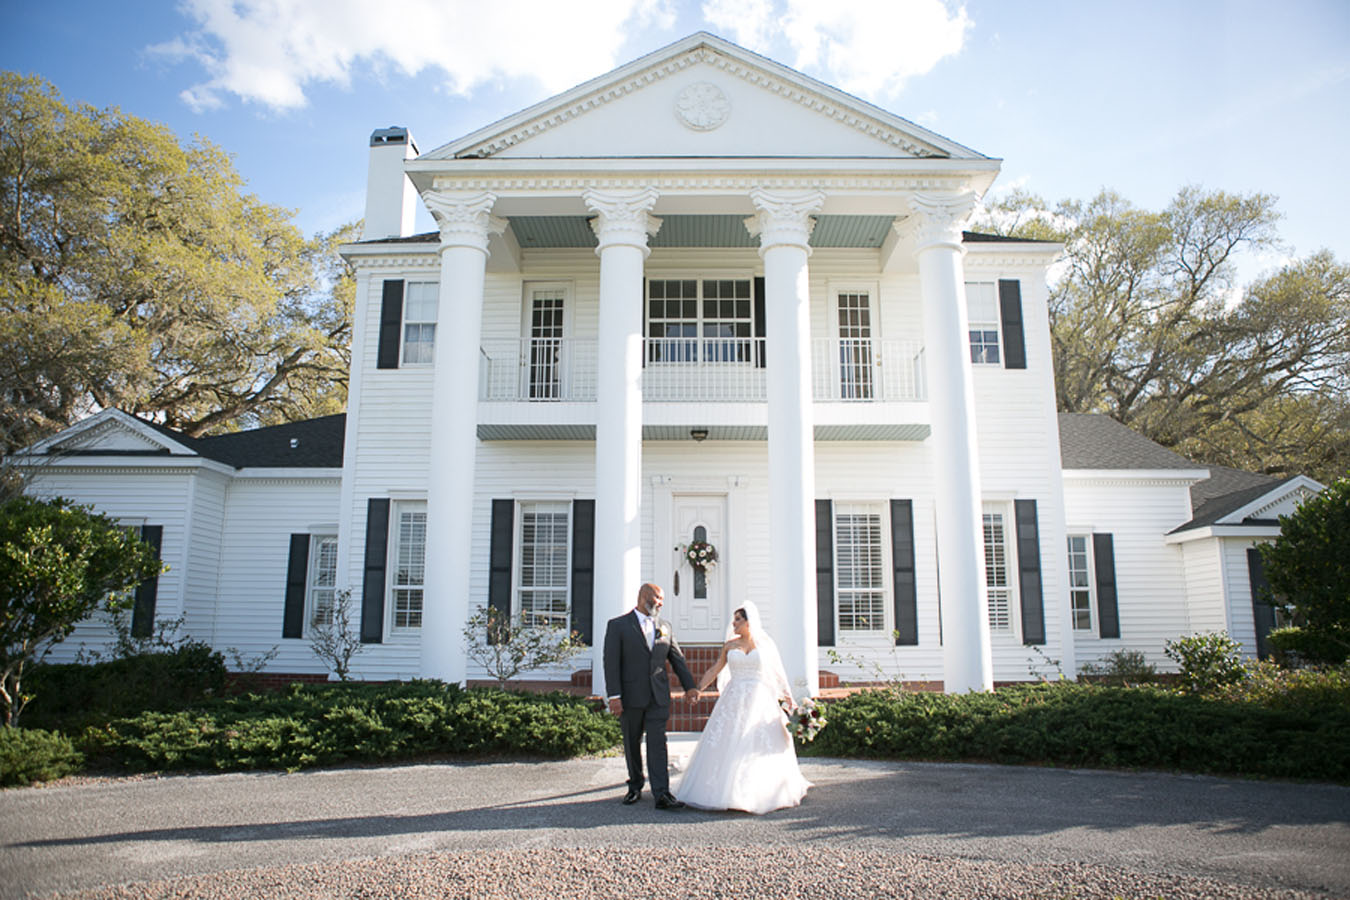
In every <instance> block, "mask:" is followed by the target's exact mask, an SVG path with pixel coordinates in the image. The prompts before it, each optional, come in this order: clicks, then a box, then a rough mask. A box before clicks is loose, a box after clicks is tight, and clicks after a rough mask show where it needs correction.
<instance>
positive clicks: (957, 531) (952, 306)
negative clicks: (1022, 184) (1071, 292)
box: [910, 193, 994, 694]
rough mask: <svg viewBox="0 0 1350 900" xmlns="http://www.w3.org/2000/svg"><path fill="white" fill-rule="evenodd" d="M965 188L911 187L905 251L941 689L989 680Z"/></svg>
mask: <svg viewBox="0 0 1350 900" xmlns="http://www.w3.org/2000/svg"><path fill="white" fill-rule="evenodd" d="M974 204H975V196H974V195H973V194H971V193H963V194H941V195H921V196H917V197H915V198H913V199H912V200H911V201H910V207H911V208H912V209H913V210H914V212H915V214H916V216H917V218H918V220H919V221H918V232H917V241H916V247H917V249H916V250H915V254H916V255H917V257H918V260H919V284H920V290H921V291H922V293H923V330H924V360H925V364H926V368H927V382H928V408H929V410H930V412H929V415H930V419H931V421H932V425H933V433H932V437H931V438H930V439H929V440H930V445H931V450H932V459H933V474H934V478H935V483H934V486H933V487H934V496H935V497H936V501H935V502H936V517H937V550H938V590H939V592H940V594H941V605H942V656H943V666H944V670H945V671H944V676H943V683H944V685H945V689H946V691H947V693H953V694H954V693H965V692H966V691H987V690H992V689H993V686H994V676H993V660H992V656H991V653H990V647H989V612H988V605H989V597H988V592H987V590H986V587H985V580H984V528H983V514H982V507H981V499H980V459H979V453H978V448H977V446H976V431H975V391H974V385H973V379H972V376H971V367H970V343H969V342H970V332H969V327H968V326H969V316H968V313H967V310H966V287H965V268H964V266H963V264H962V261H961V257H962V254H963V253H964V250H963V249H962V246H961V226H962V224H963V223H964V222H965V220H966V217H967V216H969V215H970V211H971V210H972V209H973V208H974Z"/></svg>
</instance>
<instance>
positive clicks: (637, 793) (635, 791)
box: [623, 788, 642, 806]
mask: <svg viewBox="0 0 1350 900" xmlns="http://www.w3.org/2000/svg"><path fill="white" fill-rule="evenodd" d="M641 796H642V789H641V788H629V789H628V793H626V794H624V795H623V805H624V806H632V805H633V804H634V803H636V802H638V798H639V797H641Z"/></svg>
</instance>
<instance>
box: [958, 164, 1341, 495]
mask: <svg viewBox="0 0 1350 900" xmlns="http://www.w3.org/2000/svg"><path fill="white" fill-rule="evenodd" d="M1278 220H1279V213H1278V212H1277V210H1276V207H1275V198H1274V197H1271V196H1270V195H1267V194H1245V195H1243V194H1230V193H1226V192H1223V191H1202V190H1199V189H1197V188H1190V187H1188V188H1184V189H1182V190H1181V191H1178V192H1177V194H1176V196H1175V197H1174V198H1173V199H1172V202H1171V203H1169V204H1168V205H1167V207H1166V208H1164V209H1162V210H1158V211H1152V210H1145V209H1140V208H1138V207H1136V206H1134V205H1133V204H1131V203H1130V202H1129V201H1128V200H1126V199H1124V198H1123V197H1121V196H1120V195H1118V194H1116V193H1114V192H1111V191H1103V192H1101V193H1099V194H1098V195H1097V196H1095V197H1093V198H1092V199H1090V200H1088V201H1086V202H1084V201H1079V200H1065V201H1062V202H1060V203H1059V204H1058V205H1056V206H1054V207H1053V208H1052V207H1050V206H1049V205H1048V204H1046V203H1045V201H1044V200H1042V199H1041V198H1040V197H1037V196H1035V195H1032V194H1028V193H1026V192H1023V191H1014V192H1012V193H1011V194H1009V195H1006V196H1005V197H1004V198H1003V199H1002V200H996V201H993V202H991V203H990V204H989V205H988V206H987V207H986V209H985V210H984V213H983V216H982V220H980V221H977V223H976V225H975V227H976V228H978V229H981V230H993V231H995V232H998V233H1002V234H1009V235H1012V236H1017V237H1026V238H1033V239H1050V240H1058V241H1062V242H1063V243H1064V244H1065V247H1066V259H1065V263H1066V265H1065V268H1064V270H1063V272H1062V275H1061V276H1060V277H1059V278H1058V279H1057V280H1056V281H1055V283H1054V284H1053V286H1052V290H1051V297H1050V323H1051V338H1052V342H1053V346H1054V366H1055V386H1056V392H1057V397H1058V400H1059V404H1060V408H1061V409H1062V410H1064V411H1066V412H1083V413H1106V414H1108V415H1110V416H1111V417H1113V418H1115V419H1117V420H1118V421H1120V422H1123V423H1125V424H1126V425H1129V426H1130V427H1132V428H1134V429H1136V430H1138V431H1140V432H1142V433H1143V434H1145V435H1147V436H1148V437H1149V438H1151V439H1153V440H1155V441H1157V442H1159V443H1161V444H1162V445H1164V446H1166V447H1170V448H1172V449H1174V450H1176V451H1177V452H1178V453H1181V454H1182V455H1183V456H1187V457H1189V458H1192V459H1199V460H1204V461H1206V462H1210V463H1216V464H1220V465H1227V466H1233V467H1236V468H1241V469H1249V470H1252V471H1262V472H1270V473H1283V472H1306V473H1308V474H1311V475H1313V476H1314V477H1317V478H1320V479H1323V480H1328V479H1330V478H1334V477H1336V476H1337V475H1339V474H1341V473H1343V472H1344V471H1345V470H1346V468H1347V467H1350V266H1346V265H1345V264H1344V263H1342V262H1339V261H1337V260H1336V259H1335V258H1334V257H1333V256H1332V254H1330V253H1329V252H1326V251H1322V252H1320V253H1315V254H1313V255H1311V256H1308V257H1305V258H1302V259H1297V260H1294V261H1292V262H1289V263H1287V264H1285V265H1284V266H1283V267H1282V268H1281V269H1279V270H1278V271H1276V272H1274V273H1272V274H1270V275H1268V276H1265V277H1263V278H1260V279H1258V280H1257V281H1255V282H1252V283H1251V284H1248V285H1246V286H1245V287H1239V286H1238V285H1237V284H1236V283H1235V261H1236V260H1237V259H1239V258H1240V256H1241V255H1242V254H1244V253H1259V252H1264V251H1268V250H1270V249H1272V248H1275V247H1277V246H1278V235H1277V231H1276V225H1277V223H1278ZM1234 301H1236V302H1234Z"/></svg>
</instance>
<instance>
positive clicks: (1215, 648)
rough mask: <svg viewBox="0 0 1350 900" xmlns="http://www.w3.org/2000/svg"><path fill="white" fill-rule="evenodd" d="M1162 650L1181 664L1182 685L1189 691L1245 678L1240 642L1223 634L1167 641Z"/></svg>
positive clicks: (1216, 633) (1191, 636)
mask: <svg viewBox="0 0 1350 900" xmlns="http://www.w3.org/2000/svg"><path fill="white" fill-rule="evenodd" d="M1163 652H1164V653H1166V654H1167V656H1168V658H1169V659H1173V660H1176V662H1177V664H1178V665H1180V666H1181V683H1182V687H1183V688H1184V689H1185V690H1186V691H1189V692H1190V693H1193V694H1204V693H1208V692H1209V691H1212V690H1213V689H1215V688H1219V687H1223V686H1225V685H1230V684H1236V683H1237V682H1239V681H1242V680H1244V679H1245V678H1246V677H1247V669H1246V667H1245V666H1244V665H1243V664H1242V645H1241V644H1239V643H1238V642H1237V641H1235V640H1233V639H1232V638H1231V637H1229V636H1228V635H1227V634H1224V633H1222V632H1216V631H1211V632H1208V633H1206V634H1192V635H1188V636H1186V637H1180V638H1177V639H1176V640H1175V641H1168V642H1167V643H1166V644H1164V645H1163Z"/></svg>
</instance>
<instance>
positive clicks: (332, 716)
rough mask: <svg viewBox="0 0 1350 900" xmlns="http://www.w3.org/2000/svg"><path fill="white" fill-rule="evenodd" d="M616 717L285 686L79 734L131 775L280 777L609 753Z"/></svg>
mask: <svg viewBox="0 0 1350 900" xmlns="http://www.w3.org/2000/svg"><path fill="white" fill-rule="evenodd" d="M619 739H620V735H619V726H618V721H617V720H616V719H615V718H614V717H613V716H610V715H607V714H606V713H604V712H603V711H601V710H599V709H597V708H595V707H594V706H593V705H592V704H591V703H589V702H588V701H585V700H581V699H579V698H576V697H570V696H567V695H564V694H547V695H539V694H517V693H509V692H506V691H501V690H497V689H495V688H494V689H486V688H476V689H471V690H462V689H460V688H458V687H455V686H447V685H444V684H441V683H439V682H432V681H414V682H408V683H397V684H384V685H369V684H329V685H299V684H295V685H291V687H290V689H289V690H288V691H287V692H285V693H280V694H276V693H272V694H248V695H242V696H238V697H228V698H221V699H218V700H213V701H210V702H208V703H203V704H200V705H198V706H196V707H194V708H192V709H188V710H181V711H178V712H146V713H143V714H141V715H139V716H135V717H130V718H123V719H116V720H113V721H111V722H109V723H107V724H106V725H103V726H100V727H94V728H89V729H87V730H86V731H85V732H84V734H83V736H82V737H81V739H80V744H81V746H82V748H83V749H84V750H85V752H86V753H87V754H88V755H89V756H90V758H92V759H97V760H99V761H101V762H105V763H108V764H112V765H118V766H121V767H124V768H127V769H132V770H152V769H154V770H158V769H220V770H234V769H263V768H285V769H288V770H295V769H302V768H309V767H313V766H323V765H333V764H336V763H341V762H355V761H366V762H373V761H379V760H396V759H409V758H414V757H417V756H425V755H428V754H456V755H475V756H479V755H498V754H508V755H513V754H528V755H532V756H546V757H566V756H574V755H577V754H583V753H595V752H598V751H601V750H606V749H608V748H610V747H613V746H614V745H615V744H616V743H617V742H618V741H619Z"/></svg>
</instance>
